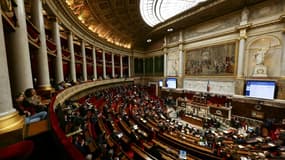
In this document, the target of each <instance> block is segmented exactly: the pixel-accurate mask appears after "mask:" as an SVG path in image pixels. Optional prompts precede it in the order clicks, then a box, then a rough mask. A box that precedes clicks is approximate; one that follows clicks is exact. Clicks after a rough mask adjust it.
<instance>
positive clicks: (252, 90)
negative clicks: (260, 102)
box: [245, 80, 276, 99]
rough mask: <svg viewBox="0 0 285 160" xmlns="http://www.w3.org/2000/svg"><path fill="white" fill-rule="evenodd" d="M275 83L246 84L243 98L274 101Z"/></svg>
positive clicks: (252, 81) (255, 82)
mask: <svg viewBox="0 0 285 160" xmlns="http://www.w3.org/2000/svg"><path fill="white" fill-rule="evenodd" d="M275 89H276V83H275V82H274V81H254V80H249V81H247V82H246V88H245V96H248V97H254V98H263V99H274V95H275Z"/></svg>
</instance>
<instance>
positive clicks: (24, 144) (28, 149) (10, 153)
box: [0, 140, 34, 160]
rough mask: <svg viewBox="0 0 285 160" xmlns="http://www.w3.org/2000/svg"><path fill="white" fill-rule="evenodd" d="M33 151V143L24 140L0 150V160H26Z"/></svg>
mask: <svg viewBox="0 0 285 160" xmlns="http://www.w3.org/2000/svg"><path fill="white" fill-rule="evenodd" d="M33 150H34V142H33V141H31V140H25V141H21V142H18V143H16V144H12V145H9V146H7V147H4V148H1V149H0V159H1V160H17V159H19V160H20V159H21V160H23V159H27V158H29V156H30V155H31V154H32V152H33Z"/></svg>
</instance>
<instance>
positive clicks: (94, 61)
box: [92, 46, 97, 80]
mask: <svg viewBox="0 0 285 160" xmlns="http://www.w3.org/2000/svg"><path fill="white" fill-rule="evenodd" d="M92 58H93V74H94V80H97V62H96V48H95V46H93V48H92Z"/></svg>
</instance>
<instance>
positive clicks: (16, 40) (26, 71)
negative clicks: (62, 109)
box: [0, 0, 33, 95]
mask: <svg viewBox="0 0 285 160" xmlns="http://www.w3.org/2000/svg"><path fill="white" fill-rule="evenodd" d="M15 3H16V4H17V7H15V8H14V10H15V14H16V17H17V24H18V26H17V27H16V29H15V31H14V32H9V33H8V34H7V37H6V47H7V53H9V54H7V58H8V65H9V74H10V79H11V82H10V83H11V91H12V94H13V95H16V94H17V93H19V92H23V91H25V90H26V89H27V88H33V78H32V69H31V61H30V51H29V42H28V33H27V24H26V12H25V6H24V1H23V0H15ZM1 26H2V25H1ZM1 48H2V47H1ZM0 64H2V63H0ZM1 68H2V67H1Z"/></svg>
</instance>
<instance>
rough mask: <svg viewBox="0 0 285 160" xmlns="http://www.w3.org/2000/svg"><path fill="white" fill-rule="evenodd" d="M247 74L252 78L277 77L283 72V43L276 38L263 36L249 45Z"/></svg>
mask: <svg viewBox="0 0 285 160" xmlns="http://www.w3.org/2000/svg"><path fill="white" fill-rule="evenodd" d="M247 53H248V57H247V67H246V69H245V73H246V75H248V76H252V77H277V76H280V71H281V60H282V58H281V56H282V51H281V43H280V40H279V39H278V38H276V37H274V36H262V37H259V38H257V39H255V40H253V41H252V42H250V43H249V44H248V49H247Z"/></svg>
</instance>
